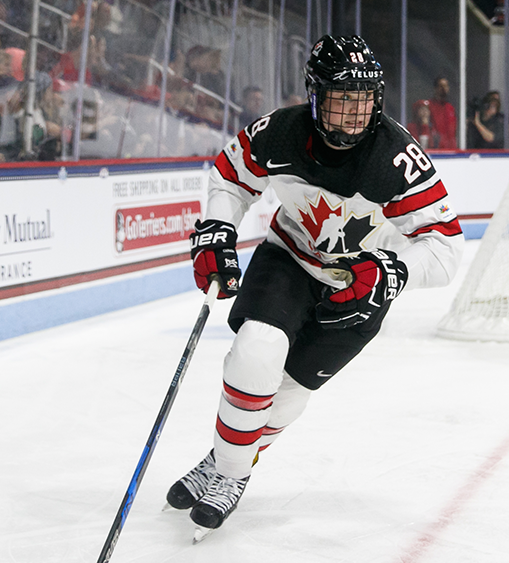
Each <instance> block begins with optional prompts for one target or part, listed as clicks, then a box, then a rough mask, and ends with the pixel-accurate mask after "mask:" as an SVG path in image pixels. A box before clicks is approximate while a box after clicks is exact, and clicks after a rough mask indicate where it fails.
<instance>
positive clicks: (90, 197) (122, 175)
mask: <svg viewBox="0 0 509 563" xmlns="http://www.w3.org/2000/svg"><path fill="white" fill-rule="evenodd" d="M209 169H210V162H209V161H207V160H206V161H199V162H186V161H183V162H179V163H174V162H173V163H168V164H167V165H166V166H162V165H161V163H152V165H149V164H146V163H145V164H143V166H141V165H139V166H136V165H135V164H130V165H129V166H126V163H125V161H123V163H122V164H115V163H114V164H109V165H104V163H102V165H100V166H99V165H97V164H93V165H88V166H87V165H80V166H72V165H66V166H63V165H59V166H55V165H53V166H51V167H49V166H48V167H43V168H36V167H33V168H30V169H28V172H29V174H26V169H14V168H11V169H7V170H6V169H2V170H1V173H0V174H1V178H0V299H2V298H3V299H5V298H8V297H14V296H17V295H23V294H26V293H33V292H36V291H41V290H46V289H52V288H56V287H62V286H64V285H72V284H75V283H80V282H83V281H90V280H93V279H101V278H103V277H109V276H112V275H119V274H122V273H125V272H131V271H136V270H142V269H147V268H152V267H156V266H159V265H164V264H169V263H173V262H177V261H182V260H186V259H189V250H190V246H189V235H190V234H191V232H192V231H193V229H194V224H195V222H196V220H197V219H200V218H203V216H204V214H205V207H206V201H207V182H208V174H209ZM24 172H25V173H24ZM277 206H278V202H277V201H276V199H275V197H274V195H273V194H271V193H269V194H267V196H264V197H263V198H262V199H261V200H260V201H259V202H257V203H255V204H254V205H253V207H252V208H251V210H250V211H249V213H248V216H247V217H246V220H245V225H243V226H242V228H241V230H240V232H239V241H249V240H253V241H255V240H259V239H261V238H263V237H264V236H265V235H266V234H267V231H268V226H269V223H270V218H271V217H272V215H273V213H274V211H275V210H276V208H277Z"/></svg>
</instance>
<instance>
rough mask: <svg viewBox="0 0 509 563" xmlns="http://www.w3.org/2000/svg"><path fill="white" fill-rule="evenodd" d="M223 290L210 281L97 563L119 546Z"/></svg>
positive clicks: (215, 281)
mask: <svg viewBox="0 0 509 563" xmlns="http://www.w3.org/2000/svg"><path fill="white" fill-rule="evenodd" d="M218 293H219V282H218V281H217V279H214V280H213V281H212V283H211V284H210V288H209V291H208V293H207V297H206V298H205V302H204V304H203V306H202V308H201V311H200V314H199V315H198V319H197V320H196V323H195V325H194V327H193V330H192V332H191V335H190V337H189V340H188V341H187V345H186V348H185V350H184V353H183V354H182V358H180V362H179V365H178V367H177V371H176V372H175V375H174V376H173V379H172V382H171V385H170V388H169V389H168V392H167V393H166V397H165V398H164V401H163V404H162V406H161V410H160V411H159V414H158V415H157V418H156V421H155V424H154V427H153V428H152V431H151V432H150V436H149V438H148V440H147V444H146V445H145V448H144V450H143V453H142V454H141V458H140V461H139V462H138V465H137V467H136V470H135V471H134V475H133V476H132V479H131V482H130V483H129V486H128V487H127V491H126V493H125V496H124V499H123V500H122V504H121V505H120V508H119V509H118V512H117V515H116V516H115V520H114V521H113V525H112V526H111V529H110V533H109V534H108V537H107V538H106V542H105V543H104V546H103V548H102V551H101V554H100V555H99V559H98V560H97V563H107V562H108V561H109V560H110V558H111V555H112V553H113V550H114V549H115V545H116V544H117V541H118V538H119V536H120V532H121V531H122V528H123V527H124V524H125V521H126V519H127V516H128V514H129V511H130V510H131V506H132V504H133V502H134V498H135V496H136V493H137V492H138V488H139V486H140V484H141V480H142V479H143V476H144V475H145V471H146V470H147V466H148V464H149V462H150V458H151V457H152V454H153V453H154V449H155V447H156V444H157V441H158V440H159V436H160V435H161V432H162V430H163V427H164V424H165V422H166V419H167V418H168V415H169V413H170V410H171V407H172V406H173V403H174V401H175V397H176V396H177V393H178V390H179V388H180V385H181V384H182V381H183V379H184V376H185V374H186V371H187V368H188V367H189V363H190V361H191V358H192V357H193V353H194V350H195V348H196V345H197V344H198V340H199V339H200V336H201V333H202V332H203V328H204V327H205V323H206V321H207V319H208V316H209V314H210V311H211V310H212V305H213V304H214V301H215V299H216V297H217V295H218Z"/></svg>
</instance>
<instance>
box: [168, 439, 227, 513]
mask: <svg viewBox="0 0 509 563" xmlns="http://www.w3.org/2000/svg"><path fill="white" fill-rule="evenodd" d="M215 475H216V460H215V458H214V450H210V452H209V453H208V455H207V457H205V459H203V460H202V461H200V463H199V464H198V465H197V466H196V467H194V468H193V469H191V471H189V473H186V475H184V477H182V478H181V479H179V480H178V481H177V482H176V483H174V484H173V485H172V486H171V488H170V490H169V491H168V494H167V495H166V500H167V501H168V504H169V505H170V506H173V508H178V509H179V510H185V509H186V508H191V506H193V505H194V504H196V502H198V501H199V500H200V499H201V498H202V497H203V495H204V494H205V493H206V492H207V489H208V488H209V486H210V484H211V483H212V480H213V479H214V477H215Z"/></svg>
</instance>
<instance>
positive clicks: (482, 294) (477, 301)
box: [438, 188, 509, 342]
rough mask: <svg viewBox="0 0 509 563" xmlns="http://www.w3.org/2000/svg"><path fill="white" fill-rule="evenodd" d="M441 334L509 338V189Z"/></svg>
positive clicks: (477, 337) (503, 340)
mask: <svg viewBox="0 0 509 563" xmlns="http://www.w3.org/2000/svg"><path fill="white" fill-rule="evenodd" d="M438 334H439V336H442V337H444V338H454V339H459V340H483V341H498V342H507V341H509V188H508V189H507V190H506V192H505V194H504V196H503V198H502V201H501V202H500V205H499V207H498V208H497V210H496V212H495V213H494V215H493V217H492V219H491V221H490V224H489V225H488V228H487V229H486V232H485V233H484V236H483V238H482V241H481V244H480V245H479V249H478V251H477V253H476V256H475V258H474V260H473V261H472V264H471V266H470V268H469V270H468V272H467V275H466V277H465V280H464V281H463V284H462V286H461V288H460V290H459V292H458V294H457V296H456V298H455V300H454V302H453V304H452V307H451V310H450V311H449V313H448V314H447V315H446V316H445V317H444V318H443V319H442V320H441V321H440V323H439V326H438Z"/></svg>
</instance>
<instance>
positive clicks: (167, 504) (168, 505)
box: [161, 502, 173, 512]
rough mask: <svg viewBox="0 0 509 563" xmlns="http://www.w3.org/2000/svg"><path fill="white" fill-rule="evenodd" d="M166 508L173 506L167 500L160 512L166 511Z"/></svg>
mask: <svg viewBox="0 0 509 563" xmlns="http://www.w3.org/2000/svg"><path fill="white" fill-rule="evenodd" d="M167 510H173V506H172V505H171V504H169V503H168V502H167V503H166V504H165V505H164V506H163V507H162V508H161V512H166V511H167Z"/></svg>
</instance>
